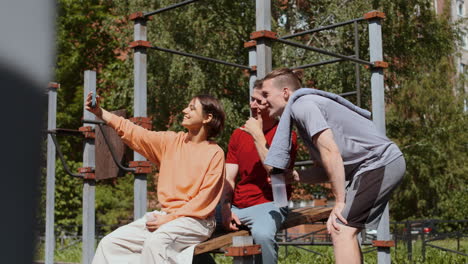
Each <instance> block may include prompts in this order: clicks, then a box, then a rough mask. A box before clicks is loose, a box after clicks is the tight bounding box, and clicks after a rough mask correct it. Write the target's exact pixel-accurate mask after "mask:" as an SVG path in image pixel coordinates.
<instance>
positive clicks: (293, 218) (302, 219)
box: [194, 207, 332, 255]
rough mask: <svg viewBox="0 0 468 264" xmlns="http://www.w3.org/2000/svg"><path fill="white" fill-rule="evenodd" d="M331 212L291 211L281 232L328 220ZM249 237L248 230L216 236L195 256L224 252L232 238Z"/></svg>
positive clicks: (325, 209)
mask: <svg viewBox="0 0 468 264" xmlns="http://www.w3.org/2000/svg"><path fill="white" fill-rule="evenodd" d="M331 210H332V208H331V207H306V208H298V209H294V210H291V211H290V212H289V214H288V217H287V219H286V221H285V222H284V223H283V225H282V226H281V230H282V229H287V228H290V227H294V226H297V225H302V224H310V223H314V222H317V221H320V220H322V219H327V218H328V216H329V215H330V212H331ZM249 235H250V233H249V231H246V230H240V231H236V232H230V233H221V234H219V233H218V234H214V235H213V236H212V237H211V238H210V239H209V240H207V241H205V242H203V243H201V244H198V245H197V247H195V252H194V255H199V254H203V253H207V252H220V251H221V252H224V248H226V247H228V246H230V245H231V244H232V237H234V236H249Z"/></svg>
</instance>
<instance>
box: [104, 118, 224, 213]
mask: <svg viewBox="0 0 468 264" xmlns="http://www.w3.org/2000/svg"><path fill="white" fill-rule="evenodd" d="M108 125H109V126H110V127H112V128H114V129H115V130H116V131H117V133H118V134H119V136H120V137H121V138H122V139H123V141H124V142H125V143H126V144H127V145H128V146H130V148H132V149H133V150H135V151H136V152H138V153H140V154H141V155H143V156H144V157H146V158H147V159H148V160H150V161H151V162H153V163H155V164H156V165H158V167H159V179H158V187H157V188H158V200H159V202H160V203H161V205H162V210H163V211H164V212H166V213H167V214H168V217H169V219H168V220H169V221H170V220H173V219H176V218H178V217H182V216H189V217H194V218H199V219H205V218H207V217H208V216H211V215H213V214H214V210H215V207H216V205H217V203H218V202H219V199H220V198H221V193H222V190H223V183H224V177H225V169H224V152H223V150H222V149H221V148H220V147H219V146H218V145H217V144H216V143H214V142H209V141H205V142H202V143H193V142H190V141H186V137H187V135H188V134H187V133H183V132H179V133H176V132H171V131H167V132H156V131H149V130H146V129H144V128H142V127H140V126H137V125H135V124H134V123H132V122H131V121H129V120H127V119H124V118H122V117H118V116H113V117H112V118H111V120H110V121H109V123H108Z"/></svg>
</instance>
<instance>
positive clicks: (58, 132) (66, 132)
mask: <svg viewBox="0 0 468 264" xmlns="http://www.w3.org/2000/svg"><path fill="white" fill-rule="evenodd" d="M47 133H49V134H56V135H65V136H83V132H81V131H79V130H76V129H67V128H56V129H53V130H47Z"/></svg>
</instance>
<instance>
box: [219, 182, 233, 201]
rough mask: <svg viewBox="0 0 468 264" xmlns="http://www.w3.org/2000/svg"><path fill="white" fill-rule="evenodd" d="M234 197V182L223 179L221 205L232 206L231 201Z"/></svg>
mask: <svg viewBox="0 0 468 264" xmlns="http://www.w3.org/2000/svg"><path fill="white" fill-rule="evenodd" d="M233 196H234V181H231V180H228V179H225V180H224V187H223V194H222V195H221V205H223V206H224V205H225V204H227V205H229V207H230V206H231V204H232V199H233Z"/></svg>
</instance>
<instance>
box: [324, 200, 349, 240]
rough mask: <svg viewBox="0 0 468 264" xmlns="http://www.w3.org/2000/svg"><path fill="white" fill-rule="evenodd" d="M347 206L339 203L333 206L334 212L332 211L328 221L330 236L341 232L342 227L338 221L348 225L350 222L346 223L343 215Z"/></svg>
mask: <svg viewBox="0 0 468 264" xmlns="http://www.w3.org/2000/svg"><path fill="white" fill-rule="evenodd" d="M345 205H346V204H345V203H343V202H339V203H336V204H335V206H333V210H332V211H331V213H330V216H329V217H328V221H327V231H328V234H331V233H332V232H337V231H338V232H339V231H340V226H339V224H338V223H337V222H336V219H340V221H341V222H343V223H344V224H348V221H346V219H345V218H344V217H343V215H342V214H341V212H342V211H343V209H344V208H345Z"/></svg>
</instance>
